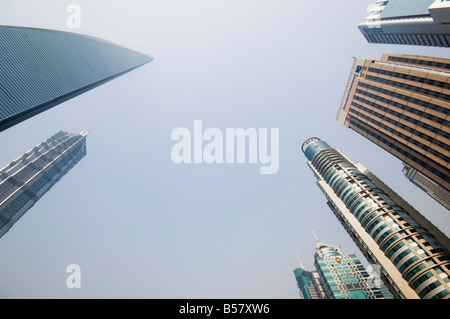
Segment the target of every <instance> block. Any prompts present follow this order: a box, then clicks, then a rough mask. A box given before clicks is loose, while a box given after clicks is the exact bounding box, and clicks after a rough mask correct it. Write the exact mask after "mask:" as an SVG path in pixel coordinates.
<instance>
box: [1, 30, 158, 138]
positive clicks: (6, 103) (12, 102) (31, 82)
mask: <svg viewBox="0 0 450 319" xmlns="http://www.w3.org/2000/svg"><path fill="white" fill-rule="evenodd" d="M151 60H152V58H151V57H148V56H146V55H144V54H141V53H138V52H135V51H132V50H129V49H126V48H124V47H121V46H119V45H116V44H113V43H110V42H107V41H104V40H101V39H97V38H93V37H90V36H85V35H78V34H73V33H68V32H61V31H53V30H45V29H35V28H25V27H14V26H0V131H3V130H5V129H7V128H9V127H11V126H13V125H15V124H17V123H19V122H21V121H24V120H26V119H28V118H30V117H32V116H34V115H36V114H38V113H41V112H43V111H45V110H47V109H49V108H51V107H53V106H55V105H57V104H60V103H62V102H64V101H66V100H68V99H71V98H73V97H75V96H77V95H79V94H82V93H84V92H86V91H88V90H90V89H93V88H95V87H96V86H99V85H101V84H103V83H105V82H107V81H110V80H112V79H114V78H116V77H118V76H120V75H122V74H124V73H126V72H129V71H131V70H133V69H135V68H137V67H139V66H142V65H143V64H145V63H148V62H150V61H151Z"/></svg>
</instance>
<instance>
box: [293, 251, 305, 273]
mask: <svg viewBox="0 0 450 319" xmlns="http://www.w3.org/2000/svg"><path fill="white" fill-rule="evenodd" d="M295 254H296V255H297V259H298V262H299V263H300V267H302V269H305V267H303V264H302V261H301V260H300V257H299V256H298V252H295Z"/></svg>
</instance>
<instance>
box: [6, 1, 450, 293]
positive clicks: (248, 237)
mask: <svg viewBox="0 0 450 319" xmlns="http://www.w3.org/2000/svg"><path fill="white" fill-rule="evenodd" d="M373 2H374V1H373V0H366V1H361V0H351V1H345V3H342V2H341V1H332V0H326V1H299V0H283V1H279V0H278V1H275V0H226V1H225V0H223V1H218V0H189V1H187V0H169V1H168V0H165V1H163V0H154V1H137V0H128V1H100V0H96V1H92V0H91V1H62V0H53V1H50V0H47V1H35V0H29V1H24V0H14V1H12V0H3V1H2V5H1V6H2V8H1V10H0V24H4V25H20V26H29V27H40V28H49V29H57V30H63V31H69V32H75V33H82V34H87V35H92V36H96V37H100V38H103V39H105V40H109V41H112V42H115V43H118V44H120V45H123V46H125V47H128V48H130V49H133V50H136V51H139V52H142V53H145V54H147V55H149V56H151V57H153V59H154V60H153V61H152V62H150V63H149V64H146V65H144V66H143V67H141V68H138V69H136V70H134V71H132V72H130V73H128V74H125V75H124V76H121V77H119V78H117V79H115V80H113V81H111V82H108V83H106V84H104V85H102V86H100V87H98V88H95V89H94V90H92V91H89V92H87V93H85V94H83V95H80V96H78V97H76V98H74V99H72V100H70V101H67V102H65V103H63V104H61V105H58V106H56V107H55V108H52V109H50V110H48V111H46V112H44V113H41V114H40V115H37V116H35V117H33V118H31V119H29V120H26V121H25V122H22V123H20V124H18V125H16V126H14V127H12V128H10V129H8V130H6V131H3V132H1V133H0V167H3V166H5V165H7V164H8V163H9V162H11V161H12V160H14V159H16V158H17V157H19V156H21V155H22V154H23V153H25V152H26V151H28V150H29V149H31V148H32V147H34V146H35V145H37V144H39V143H41V142H42V141H43V140H45V139H47V138H48V137H50V136H51V135H53V134H55V133H56V132H58V131H59V130H65V131H70V132H81V131H84V130H88V129H90V130H91V131H90V134H89V135H88V137H87V156H86V157H85V158H83V159H82V160H81V162H80V163H78V164H77V165H76V166H75V167H74V168H73V169H72V170H71V171H70V172H69V173H68V174H67V175H66V176H64V177H63V178H62V180H61V181H60V182H58V184H56V185H55V186H54V187H53V188H52V189H51V190H50V191H49V192H48V193H47V194H46V195H45V196H44V197H43V198H42V199H41V200H40V201H39V202H38V203H37V204H36V205H35V206H34V207H32V208H31V209H30V210H29V211H28V212H27V213H26V214H25V215H24V216H23V217H22V218H21V219H20V220H19V221H18V222H17V223H16V224H15V225H14V226H13V228H12V229H11V230H10V231H9V232H8V233H7V234H6V235H5V236H3V237H2V238H1V239H0V297H2V298H298V297H299V294H298V289H297V286H296V281H295V277H294V274H293V270H294V269H295V268H297V267H298V266H299V261H298V259H297V256H296V252H298V255H299V256H300V259H301V261H302V263H303V265H304V266H305V267H306V268H308V269H313V265H312V260H313V254H314V248H315V239H314V236H313V234H312V231H314V232H315V233H316V234H317V235H318V237H319V238H320V240H321V241H323V242H325V243H329V244H333V245H340V246H341V248H342V249H343V251H344V252H345V253H348V254H357V255H358V256H359V257H360V258H361V259H362V262H363V264H365V265H367V262H366V261H365V260H364V259H363V258H362V255H361V253H360V252H359V250H358V248H357V247H356V246H355V245H354V244H353V242H352V241H351V239H350V238H349V236H348V235H347V233H346V232H345V230H344V229H343V227H342V226H341V225H340V224H339V222H338V221H337V219H336V217H335V216H334V215H333V214H332V212H331V211H330V210H329V208H328V206H327V205H326V200H325V197H324V195H323V194H322V193H321V192H320V190H319V188H318V187H317V186H316V184H315V178H314V176H313V174H312V172H311V171H310V170H309V168H308V167H307V165H306V158H305V157H304V155H303V153H302V152H301V149H300V148H301V144H302V143H303V141H304V140H305V139H306V138H308V137H310V136H318V137H320V138H321V139H323V140H325V141H326V142H327V143H328V144H330V145H331V146H333V147H337V148H338V149H340V150H341V151H342V152H344V153H345V154H346V155H347V156H348V157H349V158H350V159H351V160H353V161H359V162H361V163H362V164H363V165H365V166H366V167H367V168H368V169H370V170H371V171H372V172H373V173H374V174H376V175H377V176H378V177H380V178H381V179H382V180H384V181H385V182H386V183H387V184H388V185H389V186H391V187H392V188H393V189H394V190H395V191H397V192H398V193H399V194H400V195H402V196H403V197H404V198H405V199H406V200H407V201H408V202H410V203H411V204H412V205H413V206H415V207H416V208H417V209H418V210H419V211H421V212H422V213H423V214H424V215H425V216H426V217H428V218H429V219H430V220H431V221H433V222H435V223H436V224H437V225H438V226H439V227H440V228H441V230H443V231H444V232H445V233H446V234H450V212H448V211H447V210H446V209H444V208H442V207H441V206H440V205H439V204H437V203H436V202H435V201H434V200H432V199H431V198H429V197H428V196H427V195H426V194H425V193H423V192H422V191H421V190H419V189H418V188H417V187H416V186H414V185H413V184H411V183H410V182H409V181H407V180H406V178H405V177H403V175H402V172H401V169H402V165H401V162H400V161H399V160H397V159H396V158H395V157H393V156H392V155H390V154H388V153H387V152H385V151H384V150H382V149H381V148H379V147H377V146H375V145H374V144H372V143H371V142H369V141H368V140H366V139H365V138H364V137H362V136H360V135H359V134H357V133H356V132H354V131H352V130H350V129H348V128H346V127H344V126H342V125H341V124H339V123H338V122H337V121H336V120H335V118H336V115H337V111H338V108H339V104H340V102H341V98H342V95H343V91H344V89H345V85H346V82H347V79H348V75H349V73H350V68H351V66H352V63H353V58H352V56H355V57H372V58H380V57H381V55H382V54H383V53H407V54H420V55H431V56H441V57H449V56H450V53H449V51H448V50H449V49H442V48H424V47H414V46H398V45H374V44H368V43H367V42H366V40H365V39H364V37H363V36H362V35H361V34H360V32H359V30H358V29H357V27H356V25H357V24H358V22H360V21H362V19H363V18H364V17H365V16H366V14H367V13H366V8H367V7H368V5H369V4H372V3H373ZM72 3H75V4H78V5H79V7H80V8H81V16H80V17H81V27H80V28H77V29H70V28H68V26H67V24H66V20H67V18H68V16H69V13H67V12H66V9H67V6H68V5H69V4H72ZM194 120H202V124H203V128H204V129H206V128H209V127H214V128H218V129H220V130H222V131H223V132H225V129H226V128H238V127H242V128H250V127H253V128H278V129H279V132H280V139H279V141H280V151H279V152H280V162H279V171H278V172H277V173H276V174H273V175H261V174H260V171H259V169H260V164H249V163H247V164H211V165H210V164H181V165H177V164H175V163H173V162H172V159H171V149H172V147H173V145H174V144H175V142H174V141H172V140H171V133H172V131H173V130H174V129H176V128H179V127H184V128H187V129H189V130H190V131H191V132H193V126H194ZM69 264H78V265H79V266H80V269H81V288H78V289H77V288H73V289H69V288H68V287H67V286H66V279H67V277H68V275H69V274H68V273H67V272H66V267H67V266H68V265H69Z"/></svg>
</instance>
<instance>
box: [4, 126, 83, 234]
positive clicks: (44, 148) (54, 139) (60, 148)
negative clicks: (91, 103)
mask: <svg viewBox="0 0 450 319" xmlns="http://www.w3.org/2000/svg"><path fill="white" fill-rule="evenodd" d="M86 136H87V132H82V133H79V134H77V133H67V132H63V131H60V132H58V133H56V134H55V135H53V136H51V137H50V138H48V139H47V140H45V141H43V142H42V143H41V144H39V145H37V146H36V147H34V148H32V149H31V150H29V151H28V152H26V153H25V154H23V155H22V156H21V157H19V158H18V159H16V160H14V161H12V162H11V163H10V164H8V165H7V166H5V167H4V168H3V169H1V170H0V237H2V236H3V235H5V233H6V232H8V231H9V229H10V228H11V227H12V226H13V225H14V224H15V223H16V222H17V221H18V220H19V219H20V218H21V217H22V216H23V215H24V214H25V213H26V212H27V211H28V210H29V209H30V208H31V207H32V206H33V205H34V204H35V203H36V202H37V201H38V200H39V199H40V198H41V197H42V196H44V194H45V193H46V192H47V191H49V190H50V188H51V187H53V186H54V185H55V184H56V183H57V182H58V181H59V180H60V179H61V178H62V177H63V176H64V175H65V174H67V172H68V171H69V170H71V169H72V168H73V167H74V166H75V165H76V164H77V163H78V162H79V161H80V160H81V159H82V158H83V157H84V156H85V155H86Z"/></svg>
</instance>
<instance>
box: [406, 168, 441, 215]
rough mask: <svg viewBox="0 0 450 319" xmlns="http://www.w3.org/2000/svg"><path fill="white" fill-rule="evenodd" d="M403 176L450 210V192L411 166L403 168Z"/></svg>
mask: <svg viewBox="0 0 450 319" xmlns="http://www.w3.org/2000/svg"><path fill="white" fill-rule="evenodd" d="M403 174H404V175H405V177H406V178H407V179H408V180H409V181H410V182H411V183H413V184H414V185H416V186H417V187H419V188H420V189H422V190H423V191H424V192H426V193H427V194H428V195H430V197H432V198H433V199H435V200H436V201H437V202H438V203H440V204H441V205H442V206H444V207H445V208H447V209H448V210H450V191H448V190H446V189H445V188H444V187H442V186H440V185H438V184H436V183H435V182H434V181H432V180H431V179H429V178H428V177H426V176H425V175H423V174H422V173H421V172H419V171H417V170H416V169H414V168H412V167H411V166H409V165H405V166H404V167H403Z"/></svg>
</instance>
